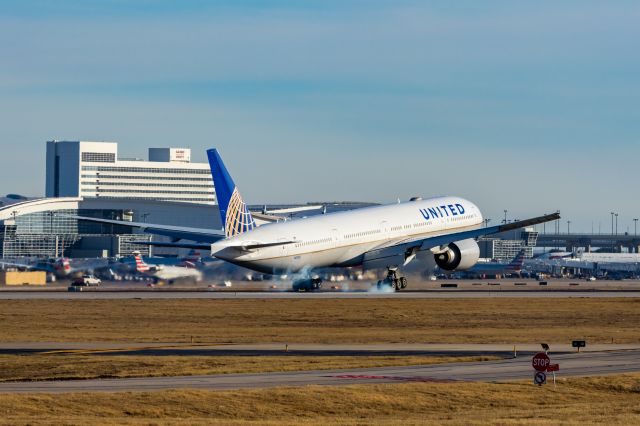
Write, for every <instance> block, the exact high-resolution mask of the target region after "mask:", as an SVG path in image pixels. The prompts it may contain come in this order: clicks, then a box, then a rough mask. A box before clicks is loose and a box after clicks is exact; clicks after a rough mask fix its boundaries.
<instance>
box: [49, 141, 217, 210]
mask: <svg viewBox="0 0 640 426" xmlns="http://www.w3.org/2000/svg"><path fill="white" fill-rule="evenodd" d="M46 159H47V160H46V161H47V165H46V196H47V197H83V198H102V199H137V200H156V201H174V202H183V203H184V202H187V203H198V204H210V205H213V204H215V203H216V198H215V190H214V187H213V182H212V178H211V170H210V167H209V164H207V163H192V162H191V150H190V149H188V148H149V160H148V161H143V160H137V159H120V158H118V144H117V143H116V142H90V141H55V140H54V141H48V142H47V156H46Z"/></svg>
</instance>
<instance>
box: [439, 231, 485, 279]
mask: <svg viewBox="0 0 640 426" xmlns="http://www.w3.org/2000/svg"><path fill="white" fill-rule="evenodd" d="M479 258H480V247H478V243H477V242H476V241H475V240H474V239H471V238H470V239H468V240H462V241H456V242H454V243H450V244H449V245H448V246H447V247H446V248H445V249H444V250H443V251H441V252H438V253H436V254H435V259H436V264H437V265H438V266H439V267H440V268H442V269H444V270H445V271H464V270H466V269H469V268H471V267H473V265H475V264H476V263H478V259H479Z"/></svg>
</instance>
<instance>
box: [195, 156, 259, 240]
mask: <svg viewBox="0 0 640 426" xmlns="http://www.w3.org/2000/svg"><path fill="white" fill-rule="evenodd" d="M207 157H208V158H209V166H210V167H211V176H212V177H213V185H214V187H215V190H216V198H217V199H218V207H219V208H220V219H221V220H222V226H223V227H224V232H225V235H226V237H227V238H229V237H233V236H234V235H238V234H241V233H243V232H246V231H250V230H252V229H253V228H255V227H256V223H255V221H254V220H253V217H252V216H251V212H249V209H248V208H247V205H246V204H245V203H244V201H242V196H240V192H239V191H238V188H237V187H236V184H235V183H234V182H233V179H232V178H231V175H230V174H229V172H228V171H227V168H226V167H225V165H224V163H223V162H222V158H220V154H218V150H217V149H215V148H214V149H209V150H207Z"/></svg>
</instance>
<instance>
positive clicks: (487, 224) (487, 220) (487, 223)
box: [484, 219, 491, 228]
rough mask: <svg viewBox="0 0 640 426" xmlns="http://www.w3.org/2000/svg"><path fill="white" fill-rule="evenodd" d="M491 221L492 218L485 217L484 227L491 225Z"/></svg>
mask: <svg viewBox="0 0 640 426" xmlns="http://www.w3.org/2000/svg"><path fill="white" fill-rule="evenodd" d="M489 222H491V219H485V220H484V227H485V228H487V227H488V226H489Z"/></svg>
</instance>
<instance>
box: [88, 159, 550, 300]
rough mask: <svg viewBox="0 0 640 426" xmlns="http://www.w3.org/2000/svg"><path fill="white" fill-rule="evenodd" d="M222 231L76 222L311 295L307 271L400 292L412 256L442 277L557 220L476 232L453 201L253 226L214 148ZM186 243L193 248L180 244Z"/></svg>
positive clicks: (470, 217) (464, 203)
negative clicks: (372, 277)
mask: <svg viewBox="0 0 640 426" xmlns="http://www.w3.org/2000/svg"><path fill="white" fill-rule="evenodd" d="M207 154H208V158H209V163H210V166H211V174H212V176H213V182H214V186H215V189H216V195H217V199H218V204H219V208H220V216H221V219H222V224H223V226H224V229H223V230H222V231H217V230H211V229H194V228H188V227H178V226H167V225H153V224H149V223H140V222H121V221H114V220H109V219H96V218H88V217H79V216H76V218H79V219H86V220H90V221H94V222H103V223H116V224H121V225H128V226H133V227H138V228H141V229H142V230H143V231H144V232H148V233H152V234H158V235H164V236H169V237H171V238H172V239H174V241H176V242H173V243H172V242H166V243H164V242H152V243H149V244H151V245H156V246H171V247H184V248H193V249H207V250H211V255H212V256H214V257H216V258H218V259H222V260H225V261H227V262H231V263H234V264H236V265H240V266H243V267H246V268H249V269H252V270H255V271H259V272H264V273H269V274H283V273H300V274H301V277H302V278H301V279H300V280H297V281H295V282H294V289H307V290H314V289H318V288H319V287H320V285H321V281H320V279H319V278H314V277H313V275H312V272H313V270H315V269H319V268H327V267H362V268H363V269H365V270H366V269H374V268H375V269H385V270H386V271H387V273H386V277H385V278H384V280H382V281H380V282H378V285H384V286H389V287H391V288H392V289H394V290H396V291H397V290H400V289H402V288H405V287H406V286H407V280H406V278H405V277H403V276H401V275H400V274H399V269H400V268H402V267H403V266H405V265H407V264H408V263H409V262H411V261H412V260H413V259H414V258H415V257H416V255H417V254H418V252H421V251H429V252H431V253H432V254H433V255H434V256H435V261H436V264H437V265H438V266H439V267H440V268H442V269H444V270H446V271H459V270H466V269H469V268H471V267H473V266H474V265H475V264H476V263H477V261H478V258H479V256H480V249H479V247H478V244H477V242H476V239H477V238H478V237H481V236H484V235H489V234H495V233H498V232H503V231H508V230H511V229H518V228H522V227H525V226H532V225H535V224H539V223H543V222H548V221H553V220H557V219H559V218H560V214H559V213H553V214H549V215H544V216H540V217H536V218H533V219H528V220H523V221H519V222H514V223H509V224H504V225H499V226H492V227H482V225H483V218H482V213H481V212H480V209H479V208H478V207H477V206H476V205H475V204H473V203H472V202H471V201H468V200H465V199H463V198H459V197H437V198H430V199H424V200H423V199H421V198H413V199H411V201H408V202H403V203H398V204H390V205H383V206H373V207H367V208H361V209H356V210H351V211H345V212H337V213H329V214H322V215H316V216H311V217H307V218H303V219H296V220H290V221H283V222H275V223H269V224H265V225H261V226H256V221H255V220H254V218H253V216H252V213H251V212H250V211H249V209H248V208H247V205H246V204H245V203H244V201H243V200H242V197H241V196H240V192H238V188H237V187H236V185H235V184H234V182H233V179H232V178H231V176H230V175H229V172H228V171H227V168H226V167H225V165H224V163H223V162H222V159H221V158H220V155H219V153H218V151H217V150H215V149H210V150H208V151H207ZM180 240H189V241H194V243H188V242H180Z"/></svg>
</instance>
